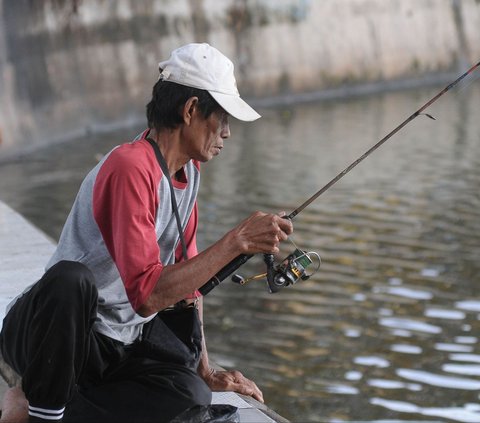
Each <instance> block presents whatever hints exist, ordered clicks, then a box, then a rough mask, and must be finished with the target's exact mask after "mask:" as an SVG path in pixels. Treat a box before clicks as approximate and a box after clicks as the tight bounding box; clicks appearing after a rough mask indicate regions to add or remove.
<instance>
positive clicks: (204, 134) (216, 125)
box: [190, 109, 230, 162]
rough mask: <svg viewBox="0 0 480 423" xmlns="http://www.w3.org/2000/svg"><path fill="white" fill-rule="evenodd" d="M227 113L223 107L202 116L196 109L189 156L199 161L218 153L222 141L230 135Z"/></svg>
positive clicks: (204, 160)
mask: <svg viewBox="0 0 480 423" xmlns="http://www.w3.org/2000/svg"><path fill="white" fill-rule="evenodd" d="M228 116H229V115H228V113H227V112H225V111H224V110H223V109H218V110H216V111H215V112H213V113H212V114H211V115H210V116H209V117H208V118H206V119H205V118H204V117H203V116H202V115H201V113H200V112H199V111H198V110H197V113H196V114H195V121H194V125H193V126H192V137H191V142H190V157H191V158H193V159H195V160H198V161H200V162H207V161H209V160H210V159H212V158H213V157H214V156H217V155H218V154H220V150H221V149H222V148H223V142H224V140H226V139H227V138H228V137H230V126H229V124H228Z"/></svg>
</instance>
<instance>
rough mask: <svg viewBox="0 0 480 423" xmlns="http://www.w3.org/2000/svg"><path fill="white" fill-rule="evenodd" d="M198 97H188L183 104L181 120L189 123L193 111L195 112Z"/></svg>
mask: <svg viewBox="0 0 480 423" xmlns="http://www.w3.org/2000/svg"><path fill="white" fill-rule="evenodd" d="M197 105H198V97H190V98H189V99H188V100H187V101H186V102H185V104H184V105H183V114H182V116H183V121H184V122H185V124H187V125H190V123H191V122H192V117H193V115H194V113H196V112H197Z"/></svg>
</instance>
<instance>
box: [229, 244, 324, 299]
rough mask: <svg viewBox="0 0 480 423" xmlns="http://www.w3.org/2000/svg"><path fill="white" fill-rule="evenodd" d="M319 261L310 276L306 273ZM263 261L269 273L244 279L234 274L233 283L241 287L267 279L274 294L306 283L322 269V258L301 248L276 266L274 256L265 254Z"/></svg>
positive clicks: (269, 288)
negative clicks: (299, 283) (296, 284)
mask: <svg viewBox="0 0 480 423" xmlns="http://www.w3.org/2000/svg"><path fill="white" fill-rule="evenodd" d="M313 258H315V260H316V261H317V268H316V269H315V270H314V271H313V272H312V273H310V274H307V273H306V270H307V267H309V266H310V265H312V264H313V262H314V260H313ZM263 260H264V262H265V264H266V265H267V272H266V273H261V274H259V275H255V276H251V277H249V278H244V277H243V276H241V275H238V274H234V275H233V276H232V281H233V282H235V283H238V284H240V285H245V284H246V283H248V282H251V281H254V280H260V279H264V278H266V280H267V286H268V290H269V292H270V293H271V294H274V293H276V292H278V291H280V289H282V288H283V287H285V286H289V285H293V284H295V283H297V282H298V281H299V280H302V281H306V280H307V279H309V278H310V276H312V275H314V274H315V273H316V272H317V271H318V269H319V268H320V264H321V258H320V255H319V254H318V253H316V252H313V251H312V252H306V251H302V250H300V249H299V248H296V249H295V251H294V252H293V253H291V254H289V255H288V256H287V257H285V259H283V260H282V262H281V263H279V264H276V263H275V258H274V256H273V254H264V255H263Z"/></svg>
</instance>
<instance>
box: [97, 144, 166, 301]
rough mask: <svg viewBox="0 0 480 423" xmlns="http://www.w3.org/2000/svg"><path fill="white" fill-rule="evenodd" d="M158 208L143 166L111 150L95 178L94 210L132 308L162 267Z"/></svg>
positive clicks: (152, 180)
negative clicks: (157, 227) (158, 235)
mask: <svg viewBox="0 0 480 423" xmlns="http://www.w3.org/2000/svg"><path fill="white" fill-rule="evenodd" d="M157 206H158V195H157V184H156V181H155V177H154V175H153V174H152V172H150V171H148V166H142V165H141V163H139V161H136V160H132V159H131V157H128V154H125V153H120V152H118V153H117V152H115V151H114V152H112V153H111V155H110V156H109V157H108V158H107V159H106V161H105V162H104V164H103V165H102V167H101V169H100V171H99V173H98V175H97V178H96V180H95V185H94V189H93V213H94V218H95V221H96V223H97V225H98V227H99V230H100V232H101V234H102V237H103V240H104V242H105V245H106V248H107V249H108V252H109V253H110V255H111V257H112V259H113V261H114V263H115V265H116V266H117V269H118V271H119V274H120V277H121V279H122V281H123V284H124V286H125V290H126V294H127V297H128V299H129V301H130V303H131V305H132V307H133V309H134V310H138V309H139V307H140V306H141V305H142V304H143V303H144V302H145V301H146V299H147V298H148V297H149V295H150V294H151V292H152V290H153V288H154V286H155V284H156V282H157V281H158V279H159V278H160V274H161V272H162V269H163V265H162V263H161V262H160V251H159V246H158V244H157V239H156V233H155V213H156V210H157Z"/></svg>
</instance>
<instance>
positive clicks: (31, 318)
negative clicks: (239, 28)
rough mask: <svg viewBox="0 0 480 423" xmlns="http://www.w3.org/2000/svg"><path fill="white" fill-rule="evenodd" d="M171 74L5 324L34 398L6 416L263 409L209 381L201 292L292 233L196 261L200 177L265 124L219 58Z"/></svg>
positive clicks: (227, 240)
mask: <svg viewBox="0 0 480 423" xmlns="http://www.w3.org/2000/svg"><path fill="white" fill-rule="evenodd" d="M159 68H160V78H159V80H158V81H157V83H156V84H155V86H154V88H153V94H152V100H151V102H150V103H149V104H148V105H147V119H148V129H147V130H146V131H144V132H143V133H142V134H141V135H139V136H138V137H137V139H136V140H134V141H133V142H131V143H129V144H124V145H122V146H119V147H117V148H115V149H113V150H112V151H111V152H110V153H109V154H108V155H107V156H106V157H105V158H104V159H103V160H102V161H101V162H100V163H99V164H98V165H97V166H96V167H95V168H94V169H93V170H92V171H91V172H90V173H89V174H88V175H87V177H86V178H85V180H84V182H83V183H82V186H81V187H80V190H79V193H78V195H77V198H76V200H75V203H74V205H73V207H72V211H71V212H70V214H69V216H68V219H67V222H66V224H65V227H64V229H63V231H62V235H61V237H60V241H59V244H58V247H57V249H56V252H55V253H54V255H53V257H52V258H51V260H50V262H49V263H48V265H47V270H46V273H45V275H44V276H43V277H42V279H41V280H40V281H38V282H37V283H36V284H34V285H33V286H32V287H31V288H30V289H29V290H27V292H26V293H24V294H23V295H22V296H20V297H19V298H18V299H16V301H14V302H13V305H12V306H11V308H10V310H9V312H8V314H7V316H6V318H5V320H4V325H3V330H2V334H1V339H0V348H1V351H2V354H3V357H4V359H5V361H6V362H7V363H8V364H9V365H10V366H12V367H13V368H14V369H15V370H16V371H17V372H18V373H19V374H20V375H21V376H22V389H23V391H22V390H19V389H13V390H11V391H10V392H8V394H7V397H8V398H9V399H10V400H11V402H10V404H12V410H10V411H9V409H8V404H4V415H5V414H7V416H8V414H9V413H11V414H10V415H11V416H13V413H14V410H13V404H16V405H18V407H17V409H20V410H22V401H23V404H27V401H28V414H29V417H28V419H27V417H26V416H23V417H22V416H21V415H20V416H19V417H18V416H14V417H12V418H17V419H18V418H20V419H21V418H23V419H24V420H23V421H31V422H33V421H47V420H48V421H52V420H53V421H62V419H63V420H64V421H70V422H87V421H92V422H93V421H95V422H96V421H102V422H122V421H125V422H127V421H128V422H133V421H135V422H137V421H142V422H165V421H170V420H171V419H173V418H174V417H175V416H177V415H179V414H181V413H182V412H184V411H185V410H187V409H191V408H192V407H195V406H202V405H207V404H209V403H210V401H211V390H222V391H223V390H232V391H236V392H239V393H242V394H246V395H251V396H252V397H254V398H256V399H257V400H260V401H262V400H263V398H262V393H261V391H260V390H259V389H258V387H257V386H256V385H255V383H254V382H253V381H251V380H249V379H247V378H245V377H244V376H243V375H242V374H241V373H240V372H237V371H215V370H213V369H212V368H211V367H210V365H209V362H208V354H207V350H206V346H205V341H204V337H203V329H202V327H201V319H202V313H203V307H202V298H201V296H200V294H199V292H198V289H199V288H200V287H201V286H202V285H203V284H204V283H205V282H206V281H208V280H210V279H211V278H212V277H213V276H214V275H215V274H216V273H217V272H218V271H219V270H220V269H221V268H222V267H224V266H225V265H226V264H227V263H229V262H230V261H231V260H232V259H234V258H235V257H237V256H238V255H240V254H256V253H276V252H278V245H279V243H280V242H281V241H283V240H285V239H286V238H287V236H288V235H289V234H290V233H291V232H292V225H291V223H290V221H288V220H286V219H283V218H282V215H281V214H279V215H274V214H266V213H261V212H256V213H254V214H252V215H251V216H250V217H249V218H247V219H246V220H244V221H243V222H241V223H240V224H239V225H238V226H236V227H235V228H233V229H232V230H231V231H230V232H228V233H227V234H225V235H224V236H223V237H222V238H221V239H220V240H219V241H217V242H216V243H215V244H213V245H212V246H211V247H209V248H207V249H206V250H205V251H203V252H200V253H198V251H197V247H196V231H197V226H198V212H197V202H196V198H197V192H198V188H199V181H200V179H199V178H200V163H201V162H207V161H209V160H210V159H212V158H213V157H214V156H216V155H218V154H219V153H220V151H221V149H222V148H223V145H224V141H225V140H226V139H227V138H228V137H229V136H230V128H229V123H228V119H229V116H230V115H231V116H233V117H235V118H237V119H240V120H244V121H253V120H255V119H257V118H259V117H260V116H259V115H258V114H257V112H255V111H254V110H253V109H252V108H251V107H250V106H249V105H248V104H247V103H245V102H244V101H243V100H242V99H241V98H240V96H239V94H238V91H237V88H236V83H235V78H234V73H233V64H232V62H231V61H230V60H229V59H228V58H226V57H225V56H224V55H223V54H221V53H220V52H219V51H218V50H216V49H215V48H213V47H211V46H209V45H208V44H189V45H186V46H183V47H181V48H179V49H177V50H175V51H173V52H172V54H171V56H170V58H169V59H168V60H166V61H164V62H161V63H160V64H159ZM197 309H198V313H197ZM198 316H199V317H200V322H199V321H197V319H198ZM179 340H180V341H179ZM23 393H24V394H25V398H26V399H25V398H24V397H23ZM20 414H21V413H20ZM10 421H11V420H10Z"/></svg>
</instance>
